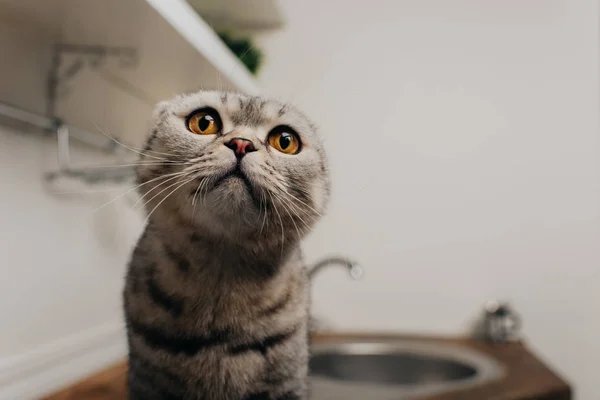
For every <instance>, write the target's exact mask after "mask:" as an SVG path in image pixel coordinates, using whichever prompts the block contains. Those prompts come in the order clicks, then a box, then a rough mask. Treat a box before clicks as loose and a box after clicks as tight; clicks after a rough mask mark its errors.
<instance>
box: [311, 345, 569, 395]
mask: <svg viewBox="0 0 600 400" xmlns="http://www.w3.org/2000/svg"><path fill="white" fill-rule="evenodd" d="M377 339H379V340H390V339H409V340H419V341H431V342H437V343H445V344H457V345H461V346H465V347H469V348H471V349H475V350H478V351H481V352H482V353H484V354H487V355H489V356H490V357H493V358H494V359H496V360H497V361H499V362H500V363H501V364H502V365H503V366H504V367H505V374H504V376H503V377H502V378H501V379H500V380H498V381H495V382H490V383H487V384H483V385H481V386H478V387H474V388H469V389H464V390H457V391H453V392H448V393H444V394H439V395H435V396H430V397H426V398H421V399H419V400H571V399H572V394H571V388H570V387H569V385H568V384H567V383H566V382H565V381H564V380H563V379H562V378H560V377H559V376H558V375H557V374H556V373H555V372H553V371H552V370H550V368H549V367H548V366H546V365H545V364H544V363H542V362H541V361H540V360H539V359H538V358H537V357H536V356H535V355H534V354H533V353H532V352H530V351H529V350H528V349H527V347H526V346H525V345H524V344H523V343H521V342H513V343H507V344H498V345H492V344H488V343H483V342H479V341H476V340H474V339H454V338H439V337H426V336H407V335H396V334H359V333H356V334H346V333H345V334H337V333H323V334H319V335H316V336H314V337H313V339H312V340H313V343H330V342H340V341H352V340H377Z"/></svg>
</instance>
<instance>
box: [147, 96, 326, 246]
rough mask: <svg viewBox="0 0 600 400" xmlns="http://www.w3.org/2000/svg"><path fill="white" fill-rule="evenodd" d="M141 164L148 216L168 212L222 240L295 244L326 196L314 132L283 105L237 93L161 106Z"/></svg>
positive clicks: (181, 98) (320, 150)
mask: <svg viewBox="0 0 600 400" xmlns="http://www.w3.org/2000/svg"><path fill="white" fill-rule="evenodd" d="M141 164H142V165H140V166H139V167H138V177H139V181H140V184H142V186H140V191H141V193H142V195H143V196H144V199H143V201H146V202H148V203H147V205H146V209H147V211H148V212H149V213H155V212H158V214H161V212H160V211H161V209H162V210H171V211H172V212H176V213H178V215H179V216H181V217H183V218H184V219H185V220H187V221H190V222H193V223H194V224H200V225H201V226H203V227H208V228H209V229H214V230H218V231H220V232H222V233H225V234H245V235H248V234H251V235H252V234H257V233H258V232H263V231H265V230H267V231H272V232H278V233H280V234H281V235H286V236H289V235H292V236H294V235H300V236H302V235H303V234H305V233H306V232H307V231H308V230H309V229H310V227H311V226H312V225H313V224H314V222H315V221H316V220H317V219H318V217H319V215H321V214H322V212H323V211H324V208H325V205H326V202H327V198H328V193H329V175H328V170H327V166H326V160H325V155H324V150H323V145H322V142H321V139H320V137H319V136H318V133H317V132H316V130H315V127H314V125H312V124H311V123H310V122H309V121H308V120H307V118H306V117H304V115H302V114H301V113H300V112H298V111H297V110H296V109H294V108H293V107H290V106H289V105H286V104H282V103H279V102H276V101H272V100H267V99H264V98H261V97H253V96H246V95H242V94H238V93H230V92H217V91H201V92H197V93H193V94H187V95H180V96H178V97H176V98H174V99H173V100H171V101H167V102H163V103H160V104H159V105H158V106H157V108H156V111H155V116H154V128H153V130H152V132H151V136H150V137H149V139H148V142H147V145H146V149H145V151H144V152H143V155H142V157H141ZM158 214H157V215H158Z"/></svg>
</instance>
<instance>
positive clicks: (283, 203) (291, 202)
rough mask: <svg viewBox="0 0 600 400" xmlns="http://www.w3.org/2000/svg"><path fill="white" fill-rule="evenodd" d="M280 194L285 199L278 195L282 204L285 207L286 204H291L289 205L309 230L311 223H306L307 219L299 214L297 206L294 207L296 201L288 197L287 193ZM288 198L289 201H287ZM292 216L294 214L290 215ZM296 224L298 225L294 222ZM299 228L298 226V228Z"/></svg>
mask: <svg viewBox="0 0 600 400" xmlns="http://www.w3.org/2000/svg"><path fill="white" fill-rule="evenodd" d="M280 195H282V196H283V199H282V198H281V197H279V196H278V198H279V199H280V201H281V203H282V206H283V207H284V208H285V205H286V204H289V205H290V206H289V207H288V208H289V209H290V210H291V211H292V212H293V213H294V215H295V216H296V217H297V218H298V219H299V220H300V221H301V222H302V223H303V224H304V226H305V227H306V229H307V230H310V225H308V224H307V223H306V221H304V219H303V218H302V217H301V216H300V214H298V213H297V212H296V209H295V208H292V206H294V202H293V201H292V200H290V199H289V198H286V195H287V194H286V193H283V192H282V193H280ZM286 200H287V202H286ZM290 218H292V216H291V215H290ZM292 222H294V219H293V218H292ZM294 225H296V223H295V222H294ZM296 229H297V228H296ZM298 234H300V232H298Z"/></svg>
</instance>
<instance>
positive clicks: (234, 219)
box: [195, 176, 264, 231]
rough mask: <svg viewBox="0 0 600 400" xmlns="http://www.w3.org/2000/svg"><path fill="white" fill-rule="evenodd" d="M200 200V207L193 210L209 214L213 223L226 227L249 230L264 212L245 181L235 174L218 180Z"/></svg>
mask: <svg viewBox="0 0 600 400" xmlns="http://www.w3.org/2000/svg"><path fill="white" fill-rule="evenodd" d="M201 201H202V207H197V208H196V210H195V212H196V213H208V214H210V216H211V217H212V218H211V219H212V220H213V223H217V224H222V225H223V226H226V227H227V229H234V228H237V229H241V230H244V231H247V230H251V229H253V228H254V227H256V225H257V223H258V222H259V221H260V219H261V216H262V215H261V214H264V209H262V207H261V204H259V203H257V201H256V199H255V197H254V194H253V192H252V189H251V188H250V187H249V186H248V184H247V182H245V181H244V180H243V179H241V178H239V177H235V176H232V177H228V178H227V179H224V180H222V181H221V182H219V184H218V185H215V186H214V187H213V188H212V189H211V190H209V191H208V192H207V193H206V194H205V195H204V196H203V197H202V200H201ZM261 211H262V213H261Z"/></svg>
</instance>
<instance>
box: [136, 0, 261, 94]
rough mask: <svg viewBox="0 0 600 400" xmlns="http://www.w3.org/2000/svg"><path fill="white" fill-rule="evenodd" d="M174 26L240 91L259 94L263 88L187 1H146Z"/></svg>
mask: <svg viewBox="0 0 600 400" xmlns="http://www.w3.org/2000/svg"><path fill="white" fill-rule="evenodd" d="M146 2H147V3H148V4H150V5H151V6H152V7H153V8H154V9H155V10H156V11H157V12H158V13H159V14H160V15H161V16H162V17H163V18H164V19H165V20H166V21H167V22H169V23H170V24H171V26H172V27H173V28H174V29H175V30H177V32H179V34H180V35H181V36H182V37H183V38H185V39H186V40H187V41H188V43H189V44H190V45H192V46H193V47H194V48H195V49H196V50H198V52H199V53H201V54H202V55H203V56H204V57H206V59H207V60H208V61H209V62H210V63H211V64H212V65H213V66H214V67H215V68H216V69H217V70H218V71H219V73H220V74H221V75H223V76H224V77H226V78H227V79H228V80H229V81H230V82H231V83H232V84H233V85H234V86H235V87H237V88H238V89H239V90H240V91H242V92H245V93H248V94H258V93H259V92H260V87H259V85H258V83H257V82H256V80H255V79H254V77H253V76H252V74H251V73H250V72H249V71H248V69H247V68H246V67H245V66H244V65H243V64H242V63H241V62H240V61H239V60H238V59H237V57H236V56H235V55H234V54H233V53H232V52H231V51H230V50H229V48H227V46H225V44H224V43H223V41H222V40H221V39H220V38H219V36H218V35H217V34H216V33H215V32H214V31H213V29H212V28H211V27H210V26H209V25H208V24H207V23H206V22H205V21H204V20H203V19H202V17H201V16H200V15H199V14H198V13H197V12H196V10H194V8H193V7H192V6H191V5H190V4H189V3H188V2H187V1H185V0H146Z"/></svg>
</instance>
